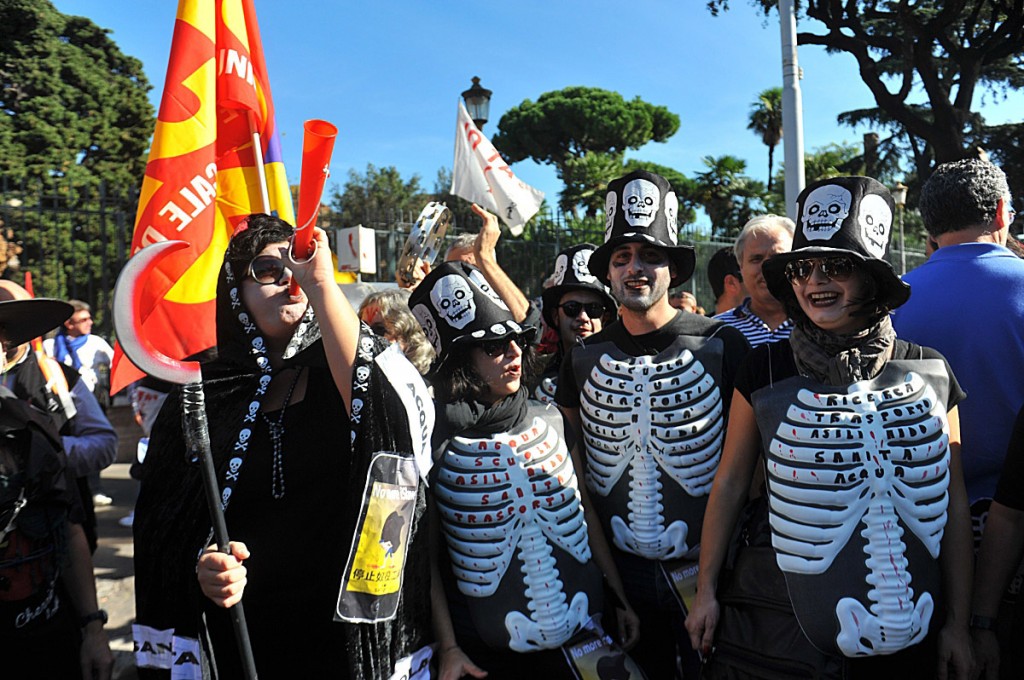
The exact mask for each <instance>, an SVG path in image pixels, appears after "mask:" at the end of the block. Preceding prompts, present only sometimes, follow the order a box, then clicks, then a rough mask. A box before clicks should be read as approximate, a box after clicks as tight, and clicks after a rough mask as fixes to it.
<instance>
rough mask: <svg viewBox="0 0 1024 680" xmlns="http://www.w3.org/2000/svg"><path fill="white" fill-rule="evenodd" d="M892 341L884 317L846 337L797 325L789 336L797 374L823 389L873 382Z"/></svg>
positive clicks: (889, 325) (804, 323) (889, 353)
mask: <svg viewBox="0 0 1024 680" xmlns="http://www.w3.org/2000/svg"><path fill="white" fill-rule="evenodd" d="M895 340H896V331H894V330H893V328H892V322H891V321H890V320H889V315H888V314H885V315H883V316H882V318H881V319H879V320H878V321H876V322H875V323H874V324H872V325H871V326H868V327H867V328H865V329H864V330H862V331H858V332H857V333H852V334H850V335H837V334H835V333H830V332H829V331H826V330H822V329H821V328H818V327H817V326H815V325H814V324H812V323H810V322H809V321H801V322H799V323H797V325H796V326H795V327H794V328H793V334H792V335H790V336H789V343H790V345H791V346H792V347H793V359H794V360H795V361H796V367H797V369H798V370H799V371H800V374H801V375H805V376H807V377H809V378H814V379H815V380H818V381H820V382H823V383H825V384H826V385H849V384H850V383H854V382H857V381H858V380H870V379H871V378H874V377H875V376H877V375H878V374H879V373H881V372H882V369H883V368H884V367H885V364H886V362H888V361H889V358H890V357H891V356H892V348H893V343H894V342H895Z"/></svg>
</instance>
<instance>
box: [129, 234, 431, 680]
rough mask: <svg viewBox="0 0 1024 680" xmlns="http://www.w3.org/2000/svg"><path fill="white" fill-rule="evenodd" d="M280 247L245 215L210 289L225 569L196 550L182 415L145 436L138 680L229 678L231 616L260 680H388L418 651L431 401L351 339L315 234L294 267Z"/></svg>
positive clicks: (197, 513) (172, 412)
mask: <svg viewBox="0 0 1024 680" xmlns="http://www.w3.org/2000/svg"><path fill="white" fill-rule="evenodd" d="M292 234H293V229H292V227H291V226H289V225H288V224H286V223H284V222H282V221H281V220H279V219H277V218H276V217H270V216H267V215H253V216H251V217H250V218H249V220H248V224H247V225H246V226H245V227H244V230H243V231H240V232H239V233H237V234H236V235H235V236H234V237H233V238H232V239H231V242H230V244H229V245H228V249H227V252H226V253H225V256H224V266H223V267H222V269H221V273H220V277H219V280H218V286H217V300H216V305H217V343H218V355H217V358H216V360H214V361H213V362H212V363H209V364H206V365H204V367H203V373H204V391H205V393H206V408H207V413H208V416H209V423H210V440H211V449H212V452H213V457H214V462H215V465H216V467H217V470H218V479H219V480H220V483H221V503H222V506H224V508H225V514H226V519H227V526H228V531H229V533H230V535H231V537H232V538H233V539H234V540H233V541H232V544H231V546H230V548H231V552H230V554H224V553H220V552H214V551H212V550H210V549H209V548H208V546H209V543H210V541H211V531H210V523H209V519H208V513H207V509H206V507H205V502H204V501H203V496H202V488H201V482H200V474H199V471H198V469H197V466H196V465H194V464H192V463H191V462H190V461H189V460H188V456H187V453H186V452H187V451H188V450H189V449H188V448H187V447H186V442H185V441H184V439H183V434H182V431H181V412H180V407H179V400H178V398H176V397H175V396H173V395H172V396H171V398H170V399H168V400H167V404H166V405H165V407H164V408H163V410H162V411H161V414H160V416H159V419H158V421H157V423H156V425H155V426H154V428H153V434H152V439H151V443H150V447H149V452H148V455H147V460H146V464H145V467H146V470H145V473H144V479H143V482H142V488H141V491H140V495H139V500H138V505H137V507H136V518H135V525H134V528H135V564H136V599H137V613H138V618H137V621H138V623H137V625H136V626H135V631H134V632H135V647H136V650H137V652H136V661H137V664H138V666H139V667H140V670H141V671H142V675H143V676H145V677H149V676H150V674H151V673H153V672H155V671H154V670H153V669H161V670H164V669H170V668H175V669H176V670H175V672H176V673H179V672H181V670H182V669H185V670H186V671H187V673H186V675H185V676H180V677H208V676H210V675H211V674H212V675H215V676H216V677H241V674H242V671H241V667H240V659H239V658H238V653H237V651H236V645H235V640H234V633H233V631H232V627H231V624H230V619H229V616H228V612H227V611H226V609H225V608H227V607H231V606H233V605H234V604H235V603H236V602H239V601H243V600H244V602H245V608H246V616H247V619H248V625H249V634H250V637H251V640H252V648H253V654H254V657H255V661H256V667H257V669H258V671H259V674H260V675H261V676H262V677H267V678H276V677H328V676H329V677H339V678H359V679H363V678H374V679H377V680H385V679H386V678H390V677H391V676H392V674H393V673H394V672H395V669H396V666H398V665H399V664H405V665H406V666H407V665H408V664H409V663H410V661H409V660H408V659H407V658H408V657H409V656H410V655H412V654H413V653H414V652H416V651H417V650H420V648H421V647H423V645H424V644H425V643H426V642H428V641H429V640H428V639H427V633H428V630H427V626H429V602H428V600H427V597H428V578H429V562H428V558H427V551H426V547H425V545H424V542H423V540H422V538H421V535H422V532H420V531H419V528H420V525H421V518H422V516H423V513H424V511H425V507H426V501H425V496H424V485H423V484H422V483H421V482H420V476H421V475H426V473H427V471H428V470H429V462H430V456H429V432H430V426H431V424H432V412H431V411H430V410H429V403H428V400H429V397H428V396H427V394H426V391H425V386H424V385H423V382H422V380H421V378H420V377H419V374H418V373H417V372H416V371H415V370H414V369H413V367H412V366H411V365H410V364H409V363H408V361H407V360H406V359H405V358H404V356H402V354H401V352H400V351H398V349H397V348H392V349H385V347H386V344H385V343H384V342H383V341H382V340H379V339H377V338H375V337H374V336H373V335H372V333H370V331H369V328H367V327H366V326H365V325H362V326H361V325H360V323H359V320H358V319H357V317H356V315H355V312H354V311H353V310H352V308H351V306H349V304H348V302H347V301H346V300H345V298H344V296H343V295H342V293H341V291H340V290H339V288H338V286H337V285H336V284H335V282H334V271H333V265H332V263H331V257H330V253H331V250H330V247H329V245H328V243H327V238H326V235H325V233H324V232H323V231H322V230H319V229H318V230H316V233H315V237H314V243H315V247H314V253H313V255H312V256H311V257H310V258H308V259H307V260H305V261H296V260H295V259H293V257H292V255H291V253H290V249H291V243H290V241H291V238H292ZM293 277H294V278H295V279H296V280H297V281H298V282H299V284H300V287H301V291H300V293H299V295H297V296H292V295H290V293H289V284H290V283H291V280H292V278H293ZM423 405H426V406H427V408H426V409H425V410H424V409H422V408H421V407H422V406H423ZM371 424H372V425H371ZM204 548H207V550H206V552H203V549H204ZM310 551H312V554H314V555H315V558H314V559H308V558H306V557H303V556H304V555H307V554H310ZM200 553H202V555H201V556H200ZM197 558H198V562H197ZM243 565H244V566H243ZM428 656H429V654H428ZM417 663H418V660H417ZM175 677H179V675H175Z"/></svg>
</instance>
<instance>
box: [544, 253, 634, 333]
mask: <svg viewBox="0 0 1024 680" xmlns="http://www.w3.org/2000/svg"><path fill="white" fill-rule="evenodd" d="M596 249H597V246H595V245H593V244H591V243H582V244H580V245H578V246H572V247H571V248H566V249H565V250H563V251H562V252H560V253H559V254H558V256H557V257H556V258H555V273H554V277H553V279H554V285H552V286H551V287H549V288H545V289H544V292H543V293H541V294H540V298H541V302H542V306H541V313H542V314H543V315H544V321H546V322H547V324H548V326H551V327H554V326H555V321H556V319H555V316H556V315H555V310H556V309H557V308H558V303H559V301H560V300H561V299H562V296H563V295H565V294H566V293H569V292H571V291H575V290H581V291H587V292H590V293H597V294H598V295H599V296H600V297H601V301H602V302H604V305H605V309H606V311H612V310H614V309H615V308H616V307H617V306H618V303H616V302H615V299H614V298H613V297H612V296H611V295H609V294H608V289H607V288H606V287H605V286H604V285H603V284H601V282H599V281H598V280H597V277H596V276H594V274H592V273H591V272H590V258H591V257H593V255H594V251H595V250H596Z"/></svg>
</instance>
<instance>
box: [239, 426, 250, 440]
mask: <svg viewBox="0 0 1024 680" xmlns="http://www.w3.org/2000/svg"><path fill="white" fill-rule="evenodd" d="M251 436H252V430H250V429H249V428H247V427H246V428H244V429H243V430H242V431H241V432H239V433H238V441H240V442H241V443H243V444H244V443H245V442H247V441H249V437H251Z"/></svg>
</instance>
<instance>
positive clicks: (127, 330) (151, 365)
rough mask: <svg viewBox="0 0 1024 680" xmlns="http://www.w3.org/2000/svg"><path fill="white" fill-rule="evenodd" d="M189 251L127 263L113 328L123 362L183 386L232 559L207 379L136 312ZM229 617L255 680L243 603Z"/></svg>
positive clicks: (208, 491) (215, 521)
mask: <svg viewBox="0 0 1024 680" xmlns="http://www.w3.org/2000/svg"><path fill="white" fill-rule="evenodd" d="M187 246H188V244H187V243H185V242H184V241H161V242H159V243H154V244H152V245H149V246H146V247H145V248H143V249H142V250H140V251H139V252H138V253H136V254H135V255H134V256H133V257H132V258H131V259H130V260H128V262H127V264H125V266H124V269H123V270H122V271H121V274H120V276H118V279H117V286H116V287H115V289H114V328H115V330H116V332H117V341H118V343H119V344H120V345H121V349H122V350H123V351H124V353H125V356H127V357H128V358H129V359H131V360H132V363H134V364H135V365H136V366H137V367H138V368H139V369H140V370H142V371H143V372H145V373H147V374H149V375H151V376H153V377H155V378H159V379H161V380H164V381H166V382H169V383H173V384H176V385H181V386H182V391H181V402H182V428H183V430H184V434H185V443H186V447H187V448H188V455H189V457H190V459H191V460H198V461H199V465H200V472H201V474H202V479H203V489H204V491H205V495H206V504H207V506H208V507H209V510H210V523H211V524H212V525H213V538H214V541H216V543H217V550H219V551H220V552H222V553H225V554H230V552H231V548H230V546H229V544H230V539H229V538H228V526H227V522H226V521H225V519H224V510H223V507H222V506H221V498H220V485H219V484H218V483H217V471H216V469H215V468H214V465H213V454H212V452H211V450H210V428H209V425H208V423H207V419H206V402H205V395H204V393H203V373H202V370H201V368H200V366H199V362H196V361H184V362H183V361H177V360H175V359H172V358H170V357H168V356H166V355H165V354H163V353H162V352H160V351H159V350H157V349H156V348H155V347H153V345H152V344H151V343H150V342H149V341H148V340H147V339H146V337H145V336H144V335H143V334H142V332H141V327H142V322H141V318H140V315H139V313H138V307H137V303H138V299H139V294H140V293H141V292H142V289H143V288H144V282H145V280H146V279H147V274H148V272H149V271H150V269H151V268H152V267H153V266H155V265H156V263H157V262H158V261H160V260H162V259H163V258H164V257H165V256H167V255H169V254H171V253H172V252H175V251H177V250H180V249H181V248H185V247H187ZM230 613H231V622H232V625H233V627H234V630H235V638H236V640H237V642H238V653H239V656H240V657H241V660H242V669H243V672H244V674H245V678H246V679H247V680H256V662H255V661H254V659H253V655H252V644H251V642H250V640H249V629H248V627H247V626H246V623H245V610H244V609H243V607H242V602H241V601H239V602H238V604H236V605H234V606H233V607H231V609H230Z"/></svg>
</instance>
